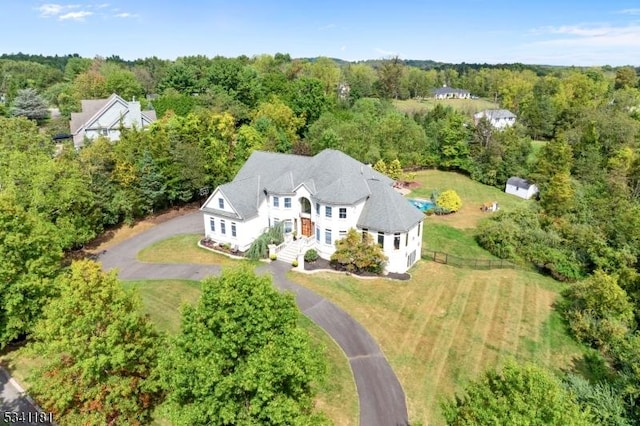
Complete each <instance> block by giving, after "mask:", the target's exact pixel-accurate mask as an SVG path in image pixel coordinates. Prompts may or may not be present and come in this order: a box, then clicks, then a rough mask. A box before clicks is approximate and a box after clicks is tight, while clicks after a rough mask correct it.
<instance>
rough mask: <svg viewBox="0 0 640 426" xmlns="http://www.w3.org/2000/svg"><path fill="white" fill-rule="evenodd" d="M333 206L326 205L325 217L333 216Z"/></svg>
mask: <svg viewBox="0 0 640 426" xmlns="http://www.w3.org/2000/svg"><path fill="white" fill-rule="evenodd" d="M331 210H332V209H331V206H324V215H325V217H331Z"/></svg>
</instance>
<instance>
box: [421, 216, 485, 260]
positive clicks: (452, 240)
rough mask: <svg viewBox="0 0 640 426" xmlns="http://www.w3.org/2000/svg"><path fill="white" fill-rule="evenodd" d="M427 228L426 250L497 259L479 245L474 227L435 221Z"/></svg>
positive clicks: (424, 243) (424, 239) (466, 256)
mask: <svg viewBox="0 0 640 426" xmlns="http://www.w3.org/2000/svg"><path fill="white" fill-rule="evenodd" d="M430 219H431V218H429V220H430ZM425 229H426V232H425V233H424V234H423V243H422V244H423V249H425V250H427V249H428V250H435V251H441V252H444V253H448V254H451V255H454V256H458V257H464V258H469V259H497V258H496V257H495V256H493V255H492V254H491V253H489V252H488V251H487V250H485V249H483V248H482V247H480V246H479V245H478V243H477V242H476V239H475V236H474V235H475V230H473V229H458V228H454V227H452V226H449V225H446V224H444V223H435V222H433V221H430V223H429V225H428V227H427V228H425Z"/></svg>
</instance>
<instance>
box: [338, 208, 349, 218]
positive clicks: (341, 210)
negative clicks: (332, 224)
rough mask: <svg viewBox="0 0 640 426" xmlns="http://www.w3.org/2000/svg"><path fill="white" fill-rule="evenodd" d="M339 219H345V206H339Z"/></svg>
mask: <svg viewBox="0 0 640 426" xmlns="http://www.w3.org/2000/svg"><path fill="white" fill-rule="evenodd" d="M338 217H339V218H340V219H346V218H347V208H346V207H340V213H339V216H338Z"/></svg>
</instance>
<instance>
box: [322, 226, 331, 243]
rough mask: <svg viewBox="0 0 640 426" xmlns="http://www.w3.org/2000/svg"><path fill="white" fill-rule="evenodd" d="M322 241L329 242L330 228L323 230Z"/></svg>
mask: <svg viewBox="0 0 640 426" xmlns="http://www.w3.org/2000/svg"><path fill="white" fill-rule="evenodd" d="M324 243H325V244H331V229H325V230H324Z"/></svg>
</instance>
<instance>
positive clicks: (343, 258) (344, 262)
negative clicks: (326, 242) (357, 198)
mask: <svg viewBox="0 0 640 426" xmlns="http://www.w3.org/2000/svg"><path fill="white" fill-rule="evenodd" d="M386 262H387V257H386V256H385V255H384V252H383V251H382V247H380V246H379V245H378V244H376V243H375V242H374V241H373V238H371V235H369V234H368V233H365V234H363V235H361V234H360V233H359V232H357V231H356V230H355V229H353V228H351V229H350V230H349V232H347V235H346V237H344V238H342V239H341V240H338V241H336V251H335V252H334V253H333V254H332V255H331V265H332V266H333V267H334V268H336V269H338V270H341V271H347V272H353V273H356V274H358V273H362V272H372V273H374V274H381V273H382V271H384V265H385V263H386Z"/></svg>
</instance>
